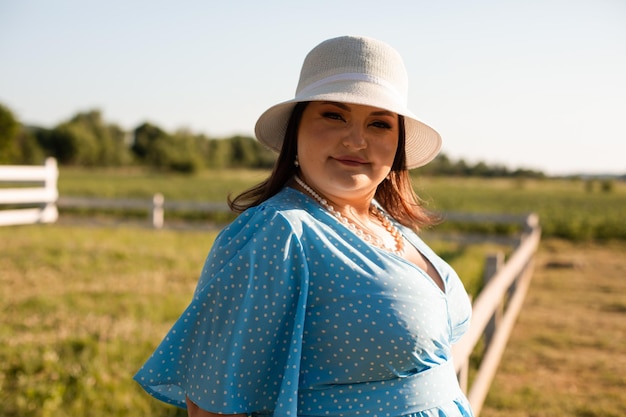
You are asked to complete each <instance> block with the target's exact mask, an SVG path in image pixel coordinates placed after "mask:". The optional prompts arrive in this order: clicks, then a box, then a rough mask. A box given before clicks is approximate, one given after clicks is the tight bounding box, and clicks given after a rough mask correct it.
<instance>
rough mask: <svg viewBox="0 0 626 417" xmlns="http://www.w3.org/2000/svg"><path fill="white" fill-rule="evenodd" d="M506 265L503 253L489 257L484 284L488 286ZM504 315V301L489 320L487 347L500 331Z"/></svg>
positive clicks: (486, 261)
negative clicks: (498, 330) (499, 325)
mask: <svg viewBox="0 0 626 417" xmlns="http://www.w3.org/2000/svg"><path fill="white" fill-rule="evenodd" d="M502 265H504V254H503V253H502V252H496V253H494V254H491V255H487V259H486V260H485V274H484V276H483V284H484V286H486V285H487V284H488V283H489V282H490V281H491V280H492V279H493V278H494V277H495V276H496V274H497V273H498V270H499V269H500V268H501V267H502ZM503 314H504V300H503V301H502V303H500V305H499V306H498V308H497V309H495V311H494V312H493V316H491V319H489V322H488V323H487V326H485V347H486V348H489V345H490V344H491V340H492V339H493V335H494V334H495V333H496V331H497V329H498V324H499V323H500V320H502V316H503Z"/></svg>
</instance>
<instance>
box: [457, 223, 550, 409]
mask: <svg viewBox="0 0 626 417" xmlns="http://www.w3.org/2000/svg"><path fill="white" fill-rule="evenodd" d="M524 226H525V227H524V231H523V233H522V235H521V236H520V239H519V244H518V245H517V247H516V248H515V251H514V252H513V253H512V254H511V255H510V256H509V259H508V260H507V261H506V262H504V256H503V255H502V254H501V253H496V254H494V255H492V256H489V257H488V258H487V265H486V271H485V286H484V287H483V289H482V290H481V291H480V293H479V294H478V296H477V297H476V299H475V300H474V302H473V313H472V321H471V324H470V328H469V330H468V332H467V333H466V334H465V335H464V336H463V338H462V339H461V340H460V342H459V343H457V344H456V345H454V346H453V356H454V363H455V367H456V371H457V375H458V376H459V381H460V383H461V386H462V387H463V389H464V391H465V392H466V393H467V396H468V399H469V402H470V404H471V405H472V409H473V411H474V414H475V415H476V416H478V415H479V414H480V411H481V409H482V406H483V403H484V401H485V398H486V397H487V394H488V392H489V387H490V386H491V382H492V380H493V378H494V376H495V374H496V370H497V369H498V366H499V364H500V359H501V358H502V354H503V353H504V349H505V348H506V344H507V342H508V340H509V336H510V334H511V331H512V330H513V326H514V324H515V321H516V319H517V316H518V314H519V312H520V310H521V308H522V304H523V302H524V298H525V297H526V292H527V289H528V286H529V284H530V280H531V278H532V273H533V267H534V254H535V252H536V250H537V248H538V246H539V241H540V238H541V228H540V227H539V218H538V217H537V215H535V214H531V215H529V216H528V217H526V218H525V220H524ZM481 340H483V341H484V346H485V348H484V353H483V355H482V359H481V361H480V364H479V367H478V370H477V372H476V374H475V376H474V378H473V381H472V383H471V385H470V386H469V389H468V374H469V358H470V355H471V354H472V352H473V351H474V349H475V348H476V346H477V345H478V343H479V342H480V341H481Z"/></svg>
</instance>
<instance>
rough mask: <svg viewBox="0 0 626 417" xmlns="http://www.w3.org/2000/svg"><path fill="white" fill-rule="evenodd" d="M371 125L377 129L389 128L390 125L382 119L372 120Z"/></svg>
mask: <svg viewBox="0 0 626 417" xmlns="http://www.w3.org/2000/svg"><path fill="white" fill-rule="evenodd" d="M372 126H374V127H377V128H379V129H391V125H390V124H389V123H387V122H383V121H377V122H372Z"/></svg>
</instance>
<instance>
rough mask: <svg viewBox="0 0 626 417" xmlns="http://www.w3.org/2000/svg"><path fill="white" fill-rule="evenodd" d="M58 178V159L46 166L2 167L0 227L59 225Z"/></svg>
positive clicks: (0, 177)
mask: <svg viewBox="0 0 626 417" xmlns="http://www.w3.org/2000/svg"><path fill="white" fill-rule="evenodd" d="M58 177H59V171H58V168H57V162H56V159H54V158H48V159H46V162H45V165H43V166H20V165H2V166H0V226H9V225H17V224H31V223H53V222H55V221H56V220H57V218H58V216H59V214H58V211H57V206H56V201H57V199H58V196H59V193H58V191H57V179H58Z"/></svg>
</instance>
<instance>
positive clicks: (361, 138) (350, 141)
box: [343, 126, 367, 149]
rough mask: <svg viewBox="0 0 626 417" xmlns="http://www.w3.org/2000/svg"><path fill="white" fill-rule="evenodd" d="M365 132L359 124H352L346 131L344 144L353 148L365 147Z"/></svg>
mask: <svg viewBox="0 0 626 417" xmlns="http://www.w3.org/2000/svg"><path fill="white" fill-rule="evenodd" d="M364 133H365V132H363V129H361V128H360V127H358V126H351V127H350V129H349V131H348V132H346V135H345V137H344V138H343V145H344V146H345V147H348V148H353V149H363V148H365V147H366V146H367V141H366V140H365V134H364Z"/></svg>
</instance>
